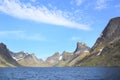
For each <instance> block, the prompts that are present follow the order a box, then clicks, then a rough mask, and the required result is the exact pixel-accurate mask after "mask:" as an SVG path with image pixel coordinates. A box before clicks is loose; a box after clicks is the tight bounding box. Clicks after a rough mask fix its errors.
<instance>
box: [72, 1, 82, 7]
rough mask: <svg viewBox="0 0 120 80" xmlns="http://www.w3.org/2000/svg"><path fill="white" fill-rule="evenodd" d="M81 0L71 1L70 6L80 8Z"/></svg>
mask: <svg viewBox="0 0 120 80" xmlns="http://www.w3.org/2000/svg"><path fill="white" fill-rule="evenodd" d="M82 2H83V0H72V1H71V2H70V3H71V4H76V5H77V6H80V5H81V4H82Z"/></svg>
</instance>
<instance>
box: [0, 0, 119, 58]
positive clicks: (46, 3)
mask: <svg viewBox="0 0 120 80" xmlns="http://www.w3.org/2000/svg"><path fill="white" fill-rule="evenodd" d="M118 16H120V0H0V42H3V43H5V44H6V45H7V47H8V49H9V50H11V51H13V52H19V51H24V52H28V53H34V54H35V55H36V56H37V57H38V58H42V59H44V60H45V59H46V58H47V57H48V56H51V55H52V54H54V53H55V52H60V53H62V52H63V51H67V52H73V51H74V50H75V49H76V43H77V42H84V43H85V44H86V45H88V46H89V47H92V46H93V45H94V43H95V41H96V39H97V38H98V37H99V36H100V34H101V32H102V31H103V29H104V28H105V27H106V25H107V24H108V22H109V20H110V19H111V18H114V17H118Z"/></svg>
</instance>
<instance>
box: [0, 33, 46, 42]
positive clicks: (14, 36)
mask: <svg viewBox="0 0 120 80" xmlns="http://www.w3.org/2000/svg"><path fill="white" fill-rule="evenodd" d="M0 38H3V39H20V40H32V41H44V40H45V38H44V37H43V36H41V35H39V34H32V35H30V34H27V33H26V32H25V31H0Z"/></svg>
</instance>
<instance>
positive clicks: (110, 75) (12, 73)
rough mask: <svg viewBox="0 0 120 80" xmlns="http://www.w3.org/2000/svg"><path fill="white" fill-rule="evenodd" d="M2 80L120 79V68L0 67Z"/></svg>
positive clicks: (0, 78) (0, 79)
mask: <svg viewBox="0 0 120 80" xmlns="http://www.w3.org/2000/svg"><path fill="white" fill-rule="evenodd" d="M0 80H120V68H117V67H64V68H62V67H51V68H30V67H29V68H27V67H26V68H25V67H18V68H0Z"/></svg>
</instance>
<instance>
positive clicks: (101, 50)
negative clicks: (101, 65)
mask: <svg viewBox="0 0 120 80" xmlns="http://www.w3.org/2000/svg"><path fill="white" fill-rule="evenodd" d="M102 50H103V48H101V49H100V50H99V53H98V54H97V55H98V56H99V55H100V54H101V52H102Z"/></svg>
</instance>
